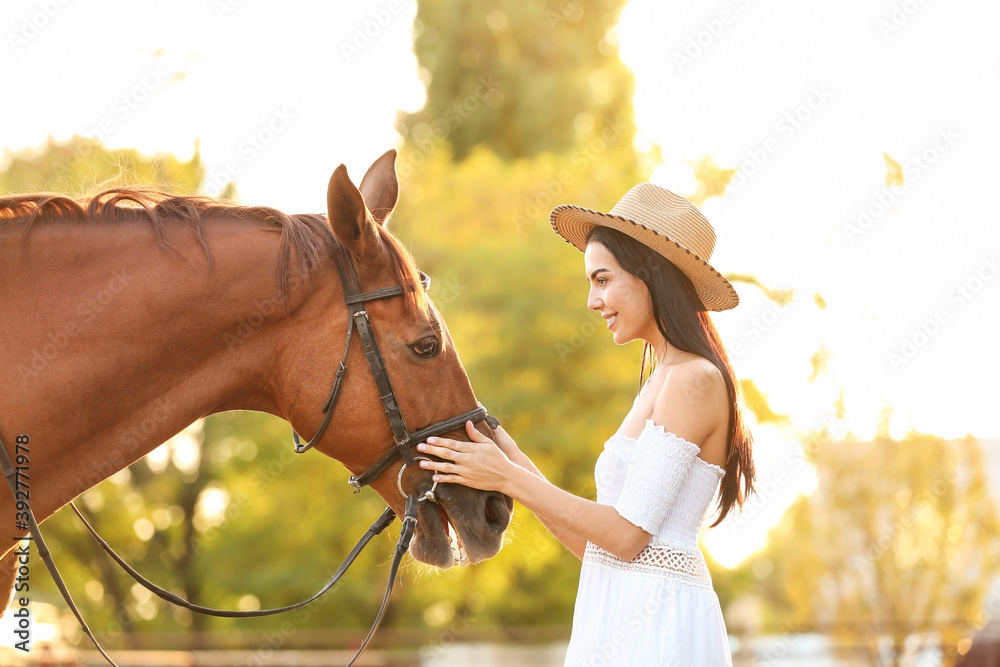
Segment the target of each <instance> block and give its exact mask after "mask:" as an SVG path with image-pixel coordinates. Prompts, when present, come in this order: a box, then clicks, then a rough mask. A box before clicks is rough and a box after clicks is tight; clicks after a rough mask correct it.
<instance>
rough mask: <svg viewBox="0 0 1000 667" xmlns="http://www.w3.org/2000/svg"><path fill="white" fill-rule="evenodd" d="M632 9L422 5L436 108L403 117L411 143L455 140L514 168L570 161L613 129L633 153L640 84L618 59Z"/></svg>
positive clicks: (421, 46)
mask: <svg viewBox="0 0 1000 667" xmlns="http://www.w3.org/2000/svg"><path fill="white" fill-rule="evenodd" d="M624 5H625V2H624V0H597V1H595V2H586V3H584V2H578V1H576V0H532V1H531V2H518V1H517V0H501V1H500V2H489V3H482V2H475V1H474V0H420V1H419V2H418V3H417V18H416V21H415V22H414V51H415V52H416V55H417V60H418V62H419V64H420V69H421V77H422V78H423V80H424V83H425V85H426V87H427V103H426V105H425V106H424V108H423V109H421V110H420V111H418V112H416V113H412V114H401V115H400V117H399V120H398V123H397V125H398V127H399V129H400V131H401V133H402V134H403V136H404V137H406V138H407V140H408V141H410V142H417V143H427V142H433V141H439V140H441V139H444V138H447V140H448V142H449V143H450V144H451V145H452V147H453V149H454V157H455V159H457V160H462V159H464V158H465V157H466V156H468V155H469V153H470V152H471V150H472V148H473V147H474V146H476V145H477V144H480V143H482V144H485V145H486V146H487V147H488V148H489V149H491V150H492V151H493V152H494V153H496V154H497V155H499V156H500V157H502V158H504V159H509V158H519V157H530V156H533V155H536V154H538V153H542V152H546V151H549V152H557V153H568V152H572V151H574V150H576V149H577V148H579V147H581V146H585V145H586V144H587V142H589V141H592V140H594V139H597V138H600V137H601V136H602V134H603V133H605V132H606V131H608V128H609V127H611V128H614V127H620V129H618V130H615V132H616V133H617V134H620V135H621V136H620V137H619V139H618V141H619V143H622V144H624V145H631V143H632V138H633V136H634V135H635V124H634V113H633V109H632V93H633V89H634V85H635V82H634V78H633V76H632V73H631V71H629V69H628V68H627V67H626V66H625V65H624V63H622V61H621V59H620V58H619V57H618V37H617V34H616V32H615V26H616V25H617V23H618V15H619V13H620V12H621V9H622V7H623V6H624Z"/></svg>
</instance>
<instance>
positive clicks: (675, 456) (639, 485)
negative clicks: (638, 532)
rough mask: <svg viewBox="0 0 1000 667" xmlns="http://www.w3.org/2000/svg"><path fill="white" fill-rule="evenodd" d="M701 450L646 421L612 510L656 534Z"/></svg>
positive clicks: (650, 421) (648, 531)
mask: <svg viewBox="0 0 1000 667" xmlns="http://www.w3.org/2000/svg"><path fill="white" fill-rule="evenodd" d="M700 451H701V449H700V448H699V447H698V445H695V444H694V443H691V442H688V441H687V440H685V439H684V438H679V437H677V436H676V435H674V434H673V433H670V432H669V431H665V430H664V429H663V427H662V426H657V425H655V424H654V423H653V422H652V420H647V422H646V427H645V428H644V429H643V430H642V433H641V434H640V435H639V440H638V441H637V442H636V445H635V449H634V450H633V451H632V458H631V459H630V460H629V463H628V467H627V468H626V470H625V481H624V484H623V487H622V494H621V496H619V498H618V502H616V503H615V504H614V508H615V510H617V511H618V514H620V515H621V516H622V517H623V518H625V519H627V520H628V521H629V522H630V523H633V524H635V525H636V526H638V527H639V528H642V529H643V530H645V531H646V532H647V533H651V534H655V533H656V531H657V530H658V529H659V527H660V525H661V524H662V523H663V520H664V519H665V518H666V516H667V511H668V510H669V509H670V505H671V504H672V503H673V501H674V498H676V497H677V492H678V491H679V490H680V488H681V484H682V483H683V481H684V477H685V476H686V475H687V472H688V470H689V469H690V468H691V464H692V463H693V462H694V459H695V457H696V456H698V452H700Z"/></svg>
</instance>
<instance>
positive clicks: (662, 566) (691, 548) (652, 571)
mask: <svg viewBox="0 0 1000 667" xmlns="http://www.w3.org/2000/svg"><path fill="white" fill-rule="evenodd" d="M698 452H699V448H698V446H697V445H694V444H692V443H690V442H688V441H687V440H684V439H683V438H679V437H677V436H676V435H674V434H673V433H669V432H666V431H664V429H663V427H661V426H657V425H655V424H654V423H653V421H652V420H651V419H647V420H646V426H645V428H643V430H642V433H641V434H640V435H639V438H638V439H635V438H629V437H626V436H623V435H618V434H615V435H613V436H611V438H610V439H609V440H608V441H607V442H606V443H605V444H604V451H603V452H602V453H601V455H600V457H599V458H598V459H597V466H596V468H595V477H596V482H597V502H598V503H601V504H603V505H613V506H614V508H615V509H616V510H617V511H618V513H619V514H621V515H622V516H623V517H624V518H626V519H628V520H629V521H630V522H631V523H633V524H635V525H637V526H639V527H641V528H642V529H643V530H645V531H646V532H648V533H650V534H651V535H652V536H653V538H652V540H650V542H649V545H648V546H647V547H646V548H645V549H644V550H643V551H642V552H641V553H640V554H639V555H638V556H637V557H636V558H634V559H633V560H631V561H623V560H621V559H619V558H617V557H615V556H613V555H612V554H610V553H609V552H607V551H605V550H604V549H602V548H600V547H598V546H597V545H595V544H592V543H588V544H587V550H586V554H585V556H584V559H583V569H582V570H581V572H580V588H579V591H578V592H577V596H576V607H575V610H574V612H573V633H572V636H571V637H570V642H569V648H568V650H567V652H566V662H565V666H566V667H584V666H586V667H606V666H610V665H622V666H625V665H628V666H630V667H643V666H652V665H656V666H657V667H664V666H667V665H669V666H677V667H692V666H694V665H696V666H697V667H716V666H717V665H718V666H722V665H726V666H731V665H732V658H731V657H730V654H729V641H728V639H727V636H726V626H725V622H724V621H723V618H722V610H721V608H720V607H719V598H718V596H717V595H716V594H715V591H714V590H713V588H712V579H711V576H710V575H709V573H708V566H707V565H706V564H705V558H704V556H702V554H701V551H700V550H699V548H698V535H699V534H700V533H701V529H702V526H703V525H704V522H705V518H706V511H707V509H708V506H709V504H710V503H711V502H712V500H713V498H714V497H715V494H716V490H717V489H718V487H719V482H720V480H721V479H722V477H723V476H724V475H725V471H724V470H723V469H722V468H720V467H719V466H717V465H713V464H711V463H708V462H706V461H705V460H703V459H701V458H699V457H698Z"/></svg>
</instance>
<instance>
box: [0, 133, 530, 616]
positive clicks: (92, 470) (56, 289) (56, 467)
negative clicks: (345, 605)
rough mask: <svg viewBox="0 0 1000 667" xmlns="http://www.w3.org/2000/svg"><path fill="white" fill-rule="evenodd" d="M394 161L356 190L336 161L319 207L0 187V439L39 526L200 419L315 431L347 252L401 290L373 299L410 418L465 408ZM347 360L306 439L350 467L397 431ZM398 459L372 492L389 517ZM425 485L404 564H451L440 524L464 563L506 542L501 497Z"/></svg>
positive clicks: (7, 510) (418, 482)
mask: <svg viewBox="0 0 1000 667" xmlns="http://www.w3.org/2000/svg"><path fill="white" fill-rule="evenodd" d="M395 155H396V153H395V151H394V150H393V151H389V152H388V153H386V154H385V155H383V156H382V157H381V158H379V159H378V160H377V161H376V162H375V163H374V164H373V165H372V166H371V168H370V169H369V170H368V173H367V174H365V177H364V178H363V179H362V181H361V186H360V189H359V188H357V187H355V186H354V184H353V183H352V182H351V181H350V179H349V178H348V176H347V170H346V168H345V167H344V165H340V166H339V167H338V168H337V170H336V171H335V172H334V173H333V176H332V177H331V179H330V184H329V189H328V192H327V216H326V217H324V216H322V215H285V214H283V213H281V212H279V211H275V210H273V209H269V208H263V207H242V206H235V205H231V204H225V203H223V202H217V201H214V200H211V199H206V198H200V197H170V196H167V195H163V194H158V193H150V192H144V191H139V190H121V189H119V190H111V191H107V192H104V193H102V194H100V195H98V196H96V197H94V198H93V199H91V200H90V201H89V202H78V201H74V200H72V199H69V198H66V197H61V196H56V195H21V196H14V197H7V198H3V199H0V304H2V306H0V308H2V310H0V439H2V440H3V442H4V444H5V446H6V448H7V451H8V453H9V454H10V456H11V457H12V458H14V457H15V443H16V441H17V437H18V436H20V435H27V436H28V437H29V438H30V445H29V447H28V449H29V455H28V465H29V476H30V492H31V496H30V498H31V506H32V509H33V510H34V512H35V515H36V517H37V518H38V520H39V521H41V520H42V519H44V518H45V517H48V516H50V515H51V514H52V513H53V512H55V511H56V510H57V509H59V508H60V507H62V506H63V505H65V504H66V503H68V502H69V501H70V500H72V499H73V498H74V497H76V496H77V495H79V494H80V493H82V492H84V491H85V490H87V489H88V488H90V487H91V486H93V485H95V484H97V483H98V482H100V481H102V480H104V479H106V478H108V477H110V476H111V475H113V474H114V473H115V472H117V471H118V470H120V469H122V468H124V467H126V466H128V465H129V464H131V463H133V462H134V461H136V460H137V459H139V458H140V457H142V456H144V455H145V454H147V453H148V452H150V451H152V450H153V449H154V448H155V447H157V446H158V445H159V444H160V443H162V442H164V441H165V440H167V439H168V438H170V437H171V436H173V435H174V434H176V433H178V432H179V431H181V430H182V429H183V428H185V427H186V426H188V425H189V424H190V423H191V422H193V421H194V420H196V419H198V418H200V417H204V416H207V415H211V414H214V413H217V412H222V411H225V410H258V411H262V412H268V413H271V414H273V415H277V416H279V417H281V418H283V419H286V420H287V421H289V422H290V423H291V424H292V426H293V427H294V429H295V430H296V431H297V432H298V433H301V434H302V435H303V436H304V437H306V438H309V437H312V435H313V434H314V433H315V432H316V430H317V428H318V426H319V424H320V422H321V420H322V417H323V414H322V407H323V404H324V402H325V401H326V398H327V394H328V393H329V391H330V388H331V386H332V384H333V381H334V374H335V372H336V370H337V365H338V362H339V360H340V359H341V357H342V356H343V354H344V351H345V331H346V329H347V317H348V315H347V307H346V306H345V302H344V290H343V287H342V284H341V278H340V274H339V270H338V267H337V265H336V261H335V259H334V258H335V257H336V256H337V255H338V254H342V253H343V251H344V250H345V249H346V250H347V251H349V252H350V256H351V257H352V259H353V261H354V265H355V267H356V269H357V274H358V279H359V282H360V288H361V290H362V291H368V290H374V289H378V288H381V287H389V286H393V285H402V286H404V296H403V298H398V297H397V298H391V299H383V300H378V301H372V302H370V303H369V304H367V305H366V308H367V311H368V314H369V316H370V319H371V322H372V327H373V330H374V335H375V339H376V343H377V345H378V347H379V349H380V350H381V354H382V357H383V359H384V361H385V365H386V367H387V369H388V373H389V375H390V377H391V380H392V386H393V389H394V390H395V392H396V395H397V397H398V400H399V405H400V409H401V412H402V416H403V418H404V419H405V421H406V423H407V425H409V426H410V427H411V428H412V429H414V430H415V429H419V428H422V427H424V426H426V425H428V424H431V423H435V422H438V421H441V420H444V419H447V418H450V417H453V416H455V415H458V414H461V413H464V412H466V411H469V410H470V409H472V408H475V407H476V405H477V403H476V398H475V396H474V394H473V391H472V388H471V386H470V384H469V380H468V377H467V376H466V373H465V369H464V368H463V366H462V364H461V361H460V360H459V358H458V354H457V352H456V351H455V347H454V344H453V343H452V340H451V337H450V335H449V333H448V329H447V327H446V326H445V324H444V321H443V320H442V318H441V317H440V315H439V314H438V312H437V310H436V309H435V308H434V305H433V303H431V302H430V301H429V299H428V298H427V297H426V294H425V293H424V291H423V288H422V287H421V285H420V282H419V277H418V272H417V269H416V266H415V264H414V262H413V259H412V257H411V256H410V255H409V253H408V252H407V251H406V249H405V248H404V247H403V245H402V244H401V243H400V242H399V241H398V240H397V239H396V238H395V237H394V236H393V235H392V234H391V233H390V232H389V231H388V230H387V229H386V226H385V221H386V218H387V217H388V216H389V214H390V213H391V212H392V210H393V208H394V207H395V205H396V201H397V196H398V182H397V179H396V172H395V166H394V163H395ZM338 244H339V246H342V247H338ZM335 250H336V251H337V252H334V251H335ZM346 365H347V368H348V369H349V370H348V371H347V373H346V375H345V377H344V384H343V388H342V392H341V396H340V400H339V403H338V407H337V409H336V410H335V411H334V414H333V419H332V421H331V422H330V427H329V429H328V430H327V431H326V433H325V435H323V437H322V438H321V440H320V441H319V442H318V444H317V445H316V448H317V449H319V450H320V451H322V452H323V453H325V454H327V455H328V456H331V457H333V458H335V459H337V460H339V461H341V462H342V463H343V464H344V465H345V466H346V467H347V468H348V469H349V470H350V471H351V472H352V473H354V474H358V473H360V472H362V471H364V470H365V469H367V468H368V466H370V465H371V464H372V463H373V462H375V461H376V460H377V459H378V458H379V457H380V455H382V454H384V453H385V452H386V450H388V449H390V448H391V447H392V445H393V434H392V431H391V429H390V427H389V422H388V420H387V419H386V415H385V412H384V408H383V405H382V402H381V399H380V397H379V393H378V391H377V389H376V385H375V381H374V380H373V378H372V374H371V373H370V372H369V371H368V365H367V363H366V361H365V357H364V353H363V351H362V349H361V346H360V345H355V346H353V347H352V348H351V349H350V354H349V356H348V360H347V364H346ZM477 426H478V427H479V428H481V429H483V431H484V433H487V435H491V433H490V432H489V427H488V425H486V424H485V423H482V422H481V423H479V424H478V425H477ZM453 433H454V437H462V434H463V433H464V428H461V427H459V428H458V429H457V430H456V431H454V432H453ZM22 440H23V438H22ZM289 446H290V445H289ZM399 469H400V464H399V463H398V462H397V463H396V464H394V466H393V468H391V469H390V470H389V471H387V472H386V474H384V475H382V476H380V477H379V478H378V479H377V480H375V481H374V482H373V484H372V486H373V487H374V488H375V490H376V491H377V492H378V493H379V495H381V496H382V497H383V498H384V499H385V500H386V502H387V503H388V504H389V505H390V506H391V507H392V508H393V509H394V510H396V512H397V513H398V514H400V515H401V514H402V505H403V501H404V498H403V496H402V495H401V494H400V490H399V488H397V472H398V470H399ZM429 476H430V473H428V472H426V471H422V470H413V471H410V470H407V471H406V474H405V475H404V476H403V485H404V486H406V487H408V488H407V493H410V492H411V490H412V489H417V488H418V487H419V488H422V489H425V488H429V487H430V486H431V482H430V480H429ZM436 495H437V504H434V503H421V504H420V511H419V512H420V513H419V521H418V524H417V532H416V535H415V537H414V540H413V543H412V544H411V547H410V553H411V554H412V555H413V557H414V558H416V559H417V560H420V561H423V562H425V563H429V564H431V565H436V566H438V567H442V568H447V567H450V566H452V565H453V564H454V563H455V562H456V551H455V549H454V540H452V535H457V537H458V538H459V539H460V542H461V546H462V547H463V549H464V553H463V554H462V556H463V561H464V560H466V559H467V561H468V562H473V563H474V562H478V561H481V560H483V559H486V558H489V557H491V556H493V555H495V554H496V553H497V552H498V551H499V549H500V546H501V543H502V540H503V533H504V531H505V529H506V528H507V525H508V523H509V522H510V514H511V509H512V502H511V500H510V498H508V497H506V496H503V495H500V494H497V493H486V492H481V491H475V490H472V489H468V488H466V487H463V486H459V485H446V486H445V487H443V488H439V489H437V494H436ZM15 512H16V508H15V502H14V497H13V496H12V495H11V494H10V493H8V492H7V490H6V489H0V526H2V527H3V529H4V530H7V531H8V532H7V533H4V534H7V535H8V536H9V535H11V534H23V533H24V532H26V531H24V530H15V525H16V524H15ZM7 544H8V545H14V544H16V543H15V542H11V541H9V540H8V541H7ZM11 548H12V547H8V546H5V547H4V551H5V552H6V555H4V556H3V558H2V560H0V601H7V600H8V598H7V597H2V596H3V594H4V593H8V592H9V591H12V590H13V580H14V572H15V563H14V560H15V559H14V554H13V552H12V551H10V550H9V549H11ZM57 558H58V555H57ZM5 606H6V605H5ZM0 609H2V607H0Z"/></svg>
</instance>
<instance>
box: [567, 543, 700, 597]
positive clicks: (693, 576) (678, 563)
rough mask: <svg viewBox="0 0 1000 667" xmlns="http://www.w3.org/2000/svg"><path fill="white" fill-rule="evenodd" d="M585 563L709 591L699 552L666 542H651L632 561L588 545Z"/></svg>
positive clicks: (593, 545)
mask: <svg viewBox="0 0 1000 667" xmlns="http://www.w3.org/2000/svg"><path fill="white" fill-rule="evenodd" d="M583 561H584V562H585V563H595V564H597V565H603V566H604V567H610V568H611V569H613V570H619V571H622V572H631V573H633V574H643V575H647V576H653V577H659V578H661V579H674V580H678V581H683V582H684V583H686V584H690V585H692V586H700V587H702V588H712V575H711V574H709V571H708V565H707V564H706V563H705V557H704V556H702V554H701V551H699V550H697V549H691V548H690V547H684V546H680V545H676V544H669V543H667V542H650V543H649V544H647V545H646V548H645V549H643V550H642V551H641V552H640V553H639V555H638V556H636V557H635V558H633V559H632V560H628V561H626V560H622V559H621V558H618V557H617V556H615V555H614V554H613V553H611V552H610V551H607V550H605V549H602V548H601V547H599V546H597V545H596V544H594V543H593V542H588V543H587V550H586V551H585V553H584V558H583Z"/></svg>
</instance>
